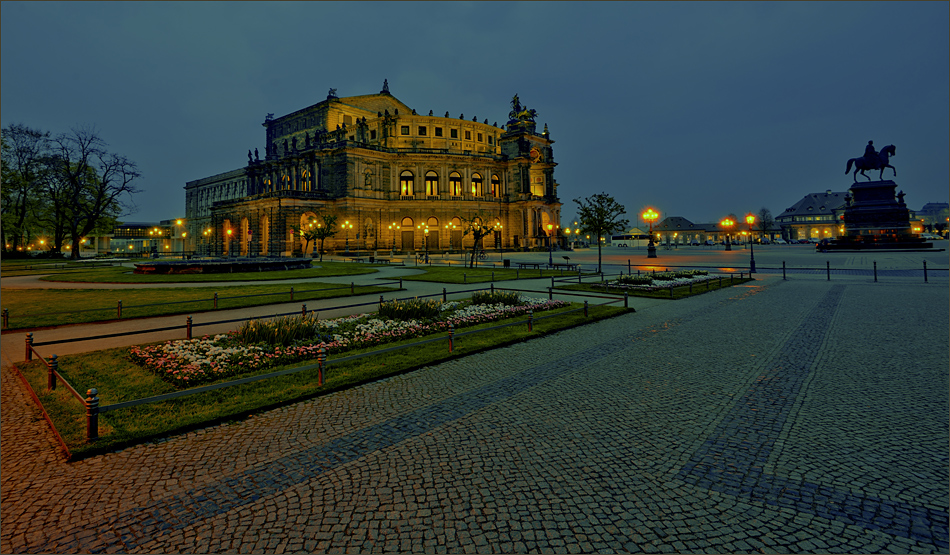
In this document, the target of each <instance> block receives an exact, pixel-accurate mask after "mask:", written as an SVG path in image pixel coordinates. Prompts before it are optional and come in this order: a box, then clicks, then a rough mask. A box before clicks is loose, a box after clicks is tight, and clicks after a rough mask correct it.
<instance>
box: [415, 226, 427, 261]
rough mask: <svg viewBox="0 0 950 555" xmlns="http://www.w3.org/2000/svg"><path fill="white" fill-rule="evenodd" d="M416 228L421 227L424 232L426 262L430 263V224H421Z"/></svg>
mask: <svg viewBox="0 0 950 555" xmlns="http://www.w3.org/2000/svg"><path fill="white" fill-rule="evenodd" d="M416 229H421V230H422V233H423V234H424V238H423V242H422V248H423V252H424V253H425V259H424V260H425V263H426V264H428V263H429V224H419V225H417V226H416Z"/></svg>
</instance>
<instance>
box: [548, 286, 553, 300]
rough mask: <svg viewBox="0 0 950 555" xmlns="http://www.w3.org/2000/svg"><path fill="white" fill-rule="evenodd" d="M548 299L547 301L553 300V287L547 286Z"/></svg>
mask: <svg viewBox="0 0 950 555" xmlns="http://www.w3.org/2000/svg"><path fill="white" fill-rule="evenodd" d="M548 300H549V301H553V300H554V288H553V287H548Z"/></svg>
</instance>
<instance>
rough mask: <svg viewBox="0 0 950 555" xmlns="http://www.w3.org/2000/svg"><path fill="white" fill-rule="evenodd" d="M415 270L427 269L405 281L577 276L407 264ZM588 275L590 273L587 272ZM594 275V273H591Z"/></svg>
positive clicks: (405, 278)
mask: <svg viewBox="0 0 950 555" xmlns="http://www.w3.org/2000/svg"><path fill="white" fill-rule="evenodd" d="M406 267H407V268H412V269H413V270H425V273H424V274H416V275H412V276H404V277H403V278H402V279H403V280H404V281H432V282H438V283H454V284H460V283H488V282H492V281H509V280H515V279H536V278H540V277H546V278H550V277H555V278H560V277H570V276H577V272H568V271H564V270H533V269H532V270H519V269H511V268H508V269H504V268H495V269H492V268H461V267H458V266H452V267H449V266H427V265H421V264H420V265H419V266H406ZM585 275H588V274H585ZM590 275H593V274H590Z"/></svg>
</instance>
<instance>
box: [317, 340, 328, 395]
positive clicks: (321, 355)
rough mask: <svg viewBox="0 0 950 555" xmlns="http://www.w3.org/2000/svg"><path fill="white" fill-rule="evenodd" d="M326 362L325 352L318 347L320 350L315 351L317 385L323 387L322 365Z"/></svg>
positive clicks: (324, 349) (322, 348)
mask: <svg viewBox="0 0 950 555" xmlns="http://www.w3.org/2000/svg"><path fill="white" fill-rule="evenodd" d="M326 361H327V350H326V348H324V347H320V350H318V351H317V385H318V386H322V385H323V365H324V364H325V363H326Z"/></svg>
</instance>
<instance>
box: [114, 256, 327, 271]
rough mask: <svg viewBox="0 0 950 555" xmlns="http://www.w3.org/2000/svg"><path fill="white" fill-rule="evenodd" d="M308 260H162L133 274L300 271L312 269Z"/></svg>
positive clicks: (140, 265) (142, 267)
mask: <svg viewBox="0 0 950 555" xmlns="http://www.w3.org/2000/svg"><path fill="white" fill-rule="evenodd" d="M310 262H311V260H310V259H309V258H231V259H227V258H221V259H215V260H164V261H156V262H145V263H141V264H136V265H135V270H134V271H133V272H132V273H134V274H231V273H236V272H268V271H274V270H301V269H305V268H310V267H312V266H311V264H310Z"/></svg>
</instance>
